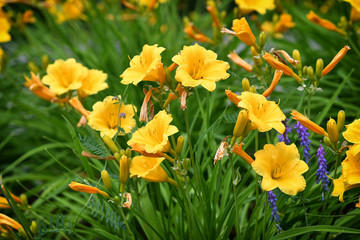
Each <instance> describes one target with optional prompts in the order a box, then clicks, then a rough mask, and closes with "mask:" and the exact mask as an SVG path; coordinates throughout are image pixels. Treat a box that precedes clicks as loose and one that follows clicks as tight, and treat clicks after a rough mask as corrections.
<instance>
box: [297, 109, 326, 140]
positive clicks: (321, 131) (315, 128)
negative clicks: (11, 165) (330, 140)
mask: <svg viewBox="0 0 360 240" xmlns="http://www.w3.org/2000/svg"><path fill="white" fill-rule="evenodd" d="M291 115H292V116H293V119H295V120H296V121H298V122H299V123H300V124H301V125H303V126H304V127H306V128H307V129H309V130H310V131H312V132H314V133H317V134H320V135H323V136H325V137H327V136H328V134H327V132H326V131H325V130H324V129H323V128H322V127H320V126H319V125H317V124H316V123H314V122H313V121H311V120H310V119H308V118H307V117H305V116H304V115H302V114H301V113H299V112H298V111H296V110H291Z"/></svg>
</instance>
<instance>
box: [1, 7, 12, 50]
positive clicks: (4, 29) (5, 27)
mask: <svg viewBox="0 0 360 240" xmlns="http://www.w3.org/2000/svg"><path fill="white" fill-rule="evenodd" d="M0 11H1V9H0ZM10 28H11V25H10V23H9V20H8V19H7V18H6V16H5V15H4V16H2V15H0V43H1V42H8V41H10V40H11V36H10V34H9V31H10Z"/></svg>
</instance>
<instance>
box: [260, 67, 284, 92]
mask: <svg viewBox="0 0 360 240" xmlns="http://www.w3.org/2000/svg"><path fill="white" fill-rule="evenodd" d="M282 74H283V71H281V70H278V69H276V71H275V73H274V77H273V80H272V82H271V84H270V87H269V88H268V89H266V90H265V92H263V94H262V95H263V96H264V97H268V96H270V94H271V93H272V92H273V91H274V89H275V87H276V85H277V84H278V83H279V81H280V78H281V76H282Z"/></svg>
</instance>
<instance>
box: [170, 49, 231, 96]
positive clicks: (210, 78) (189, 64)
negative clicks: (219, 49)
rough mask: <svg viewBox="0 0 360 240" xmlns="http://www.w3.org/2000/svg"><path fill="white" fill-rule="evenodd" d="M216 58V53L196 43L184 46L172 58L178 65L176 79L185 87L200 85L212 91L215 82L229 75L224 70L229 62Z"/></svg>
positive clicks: (227, 67)
mask: <svg viewBox="0 0 360 240" xmlns="http://www.w3.org/2000/svg"><path fill="white" fill-rule="evenodd" d="M216 58H217V54H216V53H214V52H213V51H211V50H206V49H205V48H204V47H201V46H199V45H198V44H195V45H192V46H184V48H183V50H181V52H180V54H179V55H176V56H174V57H173V58H172V61H173V62H175V63H176V64H178V65H179V67H178V68H177V69H176V75H175V79H176V81H178V82H180V83H181V84H182V85H183V86H185V87H196V86H198V85H201V86H203V87H204V88H206V89H207V90H208V91H211V92H212V91H214V90H215V88H216V84H215V83H216V82H218V81H220V80H222V79H227V78H228V77H229V76H230V75H229V74H228V73H227V72H226V71H227V70H228V69H229V68H230V65H229V63H227V62H224V61H220V60H216Z"/></svg>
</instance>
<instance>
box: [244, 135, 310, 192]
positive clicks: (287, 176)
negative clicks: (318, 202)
mask: <svg viewBox="0 0 360 240" xmlns="http://www.w3.org/2000/svg"><path fill="white" fill-rule="evenodd" d="M254 155H255V161H254V162H253V163H252V164H251V166H252V168H253V169H254V171H255V172H256V173H257V174H259V175H260V176H262V177H263V179H262V183H261V187H262V189H263V190H264V191H271V190H273V189H275V188H277V187H278V188H279V189H280V190H281V191H282V192H283V193H285V194H289V195H296V194H297V193H298V192H301V191H303V190H304V189H305V187H306V181H305V179H304V177H303V176H302V175H301V174H303V173H305V172H306V171H307V170H308V169H309V167H308V165H307V164H306V163H305V162H304V161H302V160H300V155H299V151H298V149H297V147H296V146H295V144H291V145H286V144H285V143H283V142H278V143H277V144H276V145H272V144H266V145H265V146H264V149H263V150H259V151H257V152H256V153H255V154H254Z"/></svg>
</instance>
